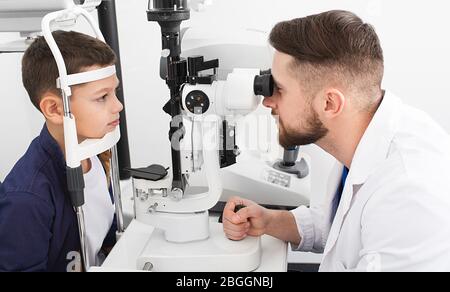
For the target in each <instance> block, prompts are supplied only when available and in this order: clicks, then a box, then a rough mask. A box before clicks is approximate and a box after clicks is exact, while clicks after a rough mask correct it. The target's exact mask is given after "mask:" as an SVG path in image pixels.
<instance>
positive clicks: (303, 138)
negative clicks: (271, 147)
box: [278, 108, 328, 148]
mask: <svg viewBox="0 0 450 292" xmlns="http://www.w3.org/2000/svg"><path fill="white" fill-rule="evenodd" d="M310 113H311V115H310V116H309V117H308V118H306V120H305V123H304V125H301V126H300V128H301V129H299V130H294V129H291V128H288V127H286V125H285V124H284V123H283V120H282V119H281V118H280V117H278V128H279V131H280V134H279V140H280V141H279V142H280V145H281V146H283V147H284V148H289V147H294V146H304V145H309V144H314V143H316V142H317V141H319V140H320V139H322V138H323V137H325V136H326V135H327V133H328V129H327V128H325V126H324V124H323V123H322V121H321V120H320V119H319V115H318V114H317V113H316V112H315V111H314V110H313V109H312V108H311V111H310ZM302 124H303V123H302Z"/></svg>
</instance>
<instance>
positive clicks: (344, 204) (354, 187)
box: [324, 92, 402, 260]
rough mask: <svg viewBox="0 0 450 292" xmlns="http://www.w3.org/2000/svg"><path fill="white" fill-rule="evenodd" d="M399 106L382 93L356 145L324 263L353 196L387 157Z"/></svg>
mask: <svg viewBox="0 0 450 292" xmlns="http://www.w3.org/2000/svg"><path fill="white" fill-rule="evenodd" d="M401 105H402V102H401V100H400V99H399V98H397V97H396V96H395V95H393V94H391V93H389V92H386V93H385V95H384V98H383V101H382V102H381V105H380V107H379V108H378V110H377V112H376V113H375V115H374V117H373V119H372V121H371V122H370V124H369V127H368V128H367V130H366V132H365V133H364V135H363V137H362V139H361V141H360V143H359V144H358V147H357V149H356V152H355V155H354V157H353V160H352V165H351V168H350V171H349V174H348V177H347V181H346V184H345V187H344V190H343V193H342V197H341V202H340V204H339V208H338V210H337V213H336V216H335V219H334V222H333V225H332V227H331V230H330V234H329V237H328V241H327V245H326V247H325V252H324V260H325V257H326V255H327V254H328V253H329V252H330V251H331V249H332V248H333V247H334V246H335V244H336V242H337V239H338V237H339V233H340V230H341V227H342V224H343V222H344V219H345V216H346V215H347V213H348V211H349V210H350V207H351V204H352V201H353V197H354V195H355V194H356V193H357V192H358V191H359V189H360V188H361V186H362V185H363V184H364V183H365V182H366V181H367V179H368V178H369V177H370V176H371V174H373V173H374V172H375V171H376V169H377V168H378V167H379V166H380V165H381V164H382V163H383V161H384V160H385V159H386V157H387V156H388V154H389V149H390V145H391V143H392V140H393V138H394V135H395V132H396V130H397V127H398V122H399V119H400V111H401Z"/></svg>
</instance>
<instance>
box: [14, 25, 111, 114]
mask: <svg viewBox="0 0 450 292" xmlns="http://www.w3.org/2000/svg"><path fill="white" fill-rule="evenodd" d="M53 37H54V38H55V41H56V43H57V44H58V47H59V49H60V51H61V54H62V56H63V58H64V61H65V63H66V67H67V73H68V74H76V73H80V72H82V70H83V69H85V68H87V67H91V66H94V65H99V66H108V65H113V64H115V63H116V55H115V53H114V51H113V50H112V49H111V48H110V47H109V46H108V45H107V44H105V43H104V42H102V41H100V40H98V39H96V38H94V37H91V36H88V35H85V34H82V33H78V32H73V31H71V32H67V31H56V32H54V33H53ZM58 77H59V72H58V67H57V66H56V61H55V59H54V57H53V54H52V52H51V50H50V47H49V46H48V45H47V42H46V41H45V39H44V37H39V38H38V39H36V40H35V41H34V42H33V43H32V44H31V45H30V47H29V48H28V49H27V50H26V52H25V54H24V56H23V59H22V81H23V85H24V87H25V89H26V90H27V92H28V95H29V96H30V100H31V102H32V103H33V105H34V106H35V107H36V108H37V109H38V110H40V108H39V103H40V101H41V99H42V97H43V95H44V94H45V93H48V92H51V93H53V94H56V95H58V96H61V92H60V90H59V89H58V88H57V87H56V79H57V78H58Z"/></svg>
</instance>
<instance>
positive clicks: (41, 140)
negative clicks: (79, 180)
mask: <svg viewBox="0 0 450 292" xmlns="http://www.w3.org/2000/svg"><path fill="white" fill-rule="evenodd" d="M115 230H116V225H115V220H114V223H113V226H112V228H111V231H110V232H109V234H108V236H107V238H106V239H105V243H104V246H109V247H112V246H113V244H114V242H115V241H114V237H115ZM79 251H80V240H79V234H78V223H77V218H76V214H75V211H74V209H73V207H72V206H71V203H70V199H69V195H68V191H67V182H66V164H65V159H64V156H63V153H62V151H61V149H60V147H59V146H58V144H57V143H56V141H55V140H54V139H53V137H52V136H51V135H50V133H49V132H48V130H47V127H46V126H44V128H43V129H42V131H41V134H40V135H39V137H37V138H36V139H35V140H34V141H33V142H32V143H31V145H30V147H29V148H28V150H27V152H26V153H25V155H24V156H23V157H22V158H21V159H20V160H19V161H18V162H17V164H16V165H15V166H14V168H13V169H12V171H11V172H10V174H9V175H8V176H7V177H6V179H5V181H4V182H3V183H2V184H1V186H0V271H48V272H51V271H55V272H65V271H67V268H68V266H69V265H73V263H74V260H75V258H74V252H79Z"/></svg>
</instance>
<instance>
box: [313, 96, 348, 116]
mask: <svg viewBox="0 0 450 292" xmlns="http://www.w3.org/2000/svg"><path fill="white" fill-rule="evenodd" d="M319 102H320V105H319V106H320V107H321V108H320V111H321V112H322V114H323V115H324V117H325V118H328V119H333V118H335V117H337V116H339V115H340V114H341V113H342V111H343V110H344V108H345V104H346V102H347V101H346V99H345V96H344V94H342V92H341V91H339V90H337V89H327V90H326V91H324V92H323V95H322V96H321V98H320V101H319Z"/></svg>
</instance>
